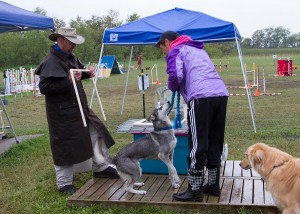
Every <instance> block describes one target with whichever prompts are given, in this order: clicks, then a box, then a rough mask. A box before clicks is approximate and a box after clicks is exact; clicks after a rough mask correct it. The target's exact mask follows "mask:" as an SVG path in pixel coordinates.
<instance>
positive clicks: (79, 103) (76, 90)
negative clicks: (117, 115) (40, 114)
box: [70, 69, 106, 127]
mask: <svg viewBox="0 0 300 214" xmlns="http://www.w3.org/2000/svg"><path fill="white" fill-rule="evenodd" d="M75 71H77V72H89V70H86V69H70V75H71V79H72V82H73V86H74V90H75V94H76V98H77V102H78V106H79V110H80V114H81V118H82V122H83V126H84V127H86V126H87V124H86V120H85V117H84V114H83V109H82V104H81V101H80V98H79V94H78V89H77V86H76V82H75V77H74V72H75ZM92 82H93V87H94V89H95V91H96V95H97V98H98V101H99V105H100V108H101V111H102V115H103V118H104V120H106V117H105V114H104V111H103V107H102V103H101V100H100V96H99V92H98V89H97V87H96V84H95V82H94V80H92Z"/></svg>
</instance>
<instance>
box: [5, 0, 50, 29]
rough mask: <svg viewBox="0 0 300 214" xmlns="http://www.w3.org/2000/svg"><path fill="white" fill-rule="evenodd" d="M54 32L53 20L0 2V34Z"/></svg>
mask: <svg viewBox="0 0 300 214" xmlns="http://www.w3.org/2000/svg"><path fill="white" fill-rule="evenodd" d="M44 29H47V30H54V29H55V28H54V22H53V19H52V18H50V17H47V16H43V15H40V14H37V13H34V12H31V11H27V10H24V9H22V8H19V7H16V6H13V5H11V4H8V3H6V2H3V1H0V33H4V32H15V31H29V30H44Z"/></svg>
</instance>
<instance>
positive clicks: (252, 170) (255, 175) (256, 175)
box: [251, 169, 261, 178]
mask: <svg viewBox="0 0 300 214" xmlns="http://www.w3.org/2000/svg"><path fill="white" fill-rule="evenodd" d="M251 174H252V177H258V178H261V176H260V174H258V172H256V171H255V170H254V169H251Z"/></svg>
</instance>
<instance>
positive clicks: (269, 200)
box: [263, 182, 275, 205]
mask: <svg viewBox="0 0 300 214" xmlns="http://www.w3.org/2000/svg"><path fill="white" fill-rule="evenodd" d="M263 183H264V196H265V205H275V202H274V200H273V197H272V194H271V192H269V191H267V189H266V182H263Z"/></svg>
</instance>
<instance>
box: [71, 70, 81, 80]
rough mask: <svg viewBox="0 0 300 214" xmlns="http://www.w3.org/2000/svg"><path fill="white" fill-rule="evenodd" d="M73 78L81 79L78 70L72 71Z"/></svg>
mask: <svg viewBox="0 0 300 214" xmlns="http://www.w3.org/2000/svg"><path fill="white" fill-rule="evenodd" d="M73 73H74V78H75V80H76V81H79V80H80V79H81V72H80V71H74V72H73Z"/></svg>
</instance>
